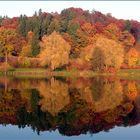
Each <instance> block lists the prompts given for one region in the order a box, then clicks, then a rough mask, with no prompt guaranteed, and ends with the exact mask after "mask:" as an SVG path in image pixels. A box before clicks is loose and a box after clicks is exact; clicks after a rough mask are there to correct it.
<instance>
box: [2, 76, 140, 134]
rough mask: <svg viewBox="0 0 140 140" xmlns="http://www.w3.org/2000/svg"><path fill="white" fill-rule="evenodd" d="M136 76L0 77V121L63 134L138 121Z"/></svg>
mask: <svg viewBox="0 0 140 140" xmlns="http://www.w3.org/2000/svg"><path fill="white" fill-rule="evenodd" d="M139 83H140V81H135V80H122V79H118V78H104V77H96V78H90V79H87V78H78V79H69V78H67V79H63V80H62V79H61V80H60V79H56V78H51V79H17V78H8V77H1V78H0V124H4V125H6V124H13V125H18V127H19V128H24V127H26V126H30V127H31V128H32V129H33V130H34V131H36V132H37V133H39V132H40V131H52V130H56V129H57V130H58V131H59V133H61V134H63V135H67V136H71V135H80V134H86V133H87V132H89V133H91V134H93V133H98V132H100V131H108V130H110V129H112V128H113V127H115V126H132V125H136V124H138V123H139V122H140V92H139V91H140V85H139Z"/></svg>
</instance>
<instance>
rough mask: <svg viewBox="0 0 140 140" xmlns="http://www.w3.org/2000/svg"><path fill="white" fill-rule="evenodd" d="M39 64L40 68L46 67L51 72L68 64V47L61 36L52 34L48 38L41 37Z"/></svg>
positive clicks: (55, 33)
mask: <svg viewBox="0 0 140 140" xmlns="http://www.w3.org/2000/svg"><path fill="white" fill-rule="evenodd" d="M40 46H41V53H40V55H39V56H40V62H41V65H42V66H46V65H48V66H49V67H50V68H51V69H52V70H54V69H56V68H58V67H61V66H63V65H65V64H68V62H69V53H70V48H71V47H70V45H69V43H67V42H66V41H65V40H64V39H63V38H62V36H61V35H60V34H59V33H57V32H55V31H54V32H53V33H52V34H51V35H49V36H43V38H42V41H41V42H40Z"/></svg>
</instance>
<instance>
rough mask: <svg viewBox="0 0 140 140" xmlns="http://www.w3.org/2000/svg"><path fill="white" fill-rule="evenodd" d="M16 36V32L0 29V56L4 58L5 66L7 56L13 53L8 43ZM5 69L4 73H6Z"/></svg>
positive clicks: (11, 46)
mask: <svg viewBox="0 0 140 140" xmlns="http://www.w3.org/2000/svg"><path fill="white" fill-rule="evenodd" d="M14 36H16V31H15V30H14V29H6V28H3V27H1V28H0V55H1V56H5V66H6V67H7V64H8V62H7V61H8V59H7V58H8V55H9V54H10V53H11V52H12V51H13V49H14V48H13V45H12V44H11V42H10V41H9V39H10V38H11V37H14ZM6 67H5V71H6Z"/></svg>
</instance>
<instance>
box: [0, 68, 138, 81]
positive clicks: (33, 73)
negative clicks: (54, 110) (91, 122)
mask: <svg viewBox="0 0 140 140" xmlns="http://www.w3.org/2000/svg"><path fill="white" fill-rule="evenodd" d="M4 74H5V73H4V72H2V71H0V75H4ZM6 75H8V76H14V77H35V78H36V77H51V76H58V77H59V76H60V77H94V76H118V77H122V78H123V77H124V78H125V77H129V78H138V79H140V70H137V69H135V70H134V69H129V70H120V71H118V72H117V73H98V72H95V71H79V70H77V69H72V70H69V71H67V70H58V71H50V70H47V69H43V68H17V69H13V70H9V71H7V73H6Z"/></svg>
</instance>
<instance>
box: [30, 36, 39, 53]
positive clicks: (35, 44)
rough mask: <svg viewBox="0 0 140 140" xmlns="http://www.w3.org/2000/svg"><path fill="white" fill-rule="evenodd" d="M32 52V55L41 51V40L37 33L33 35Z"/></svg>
mask: <svg viewBox="0 0 140 140" xmlns="http://www.w3.org/2000/svg"><path fill="white" fill-rule="evenodd" d="M31 53H32V56H37V55H38V54H39V53H40V46H39V40H38V36H37V35H36V34H33V37H32V41H31Z"/></svg>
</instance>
